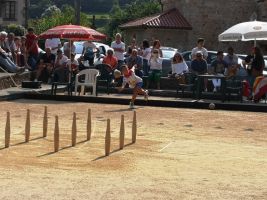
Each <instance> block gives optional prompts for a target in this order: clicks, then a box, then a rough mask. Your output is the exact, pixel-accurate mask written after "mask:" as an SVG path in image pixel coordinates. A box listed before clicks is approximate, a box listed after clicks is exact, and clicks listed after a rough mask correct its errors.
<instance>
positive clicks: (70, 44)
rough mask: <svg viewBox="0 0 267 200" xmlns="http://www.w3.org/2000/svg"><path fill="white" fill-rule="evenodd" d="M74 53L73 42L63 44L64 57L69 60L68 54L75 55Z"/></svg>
mask: <svg viewBox="0 0 267 200" xmlns="http://www.w3.org/2000/svg"><path fill="white" fill-rule="evenodd" d="M70 47H71V48H70ZM70 50H71V52H70ZM75 51H76V46H75V45H74V42H73V41H72V40H71V41H70V42H65V43H64V45H63V52H64V55H65V56H67V57H68V58H69V57H70V54H71V53H75Z"/></svg>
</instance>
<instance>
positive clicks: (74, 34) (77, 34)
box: [39, 25, 106, 40]
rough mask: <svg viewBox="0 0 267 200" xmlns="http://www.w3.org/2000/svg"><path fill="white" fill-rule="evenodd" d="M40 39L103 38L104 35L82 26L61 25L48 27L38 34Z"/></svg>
mask: <svg viewBox="0 0 267 200" xmlns="http://www.w3.org/2000/svg"><path fill="white" fill-rule="evenodd" d="M39 38H40V39H51V38H60V39H69V40H103V39H106V35H104V34H102V33H100V32H98V31H96V30H94V29H91V28H87V27H84V26H78V25H62V26H56V27H54V28H51V29H48V30H47V31H45V32H43V33H41V34H40V35H39Z"/></svg>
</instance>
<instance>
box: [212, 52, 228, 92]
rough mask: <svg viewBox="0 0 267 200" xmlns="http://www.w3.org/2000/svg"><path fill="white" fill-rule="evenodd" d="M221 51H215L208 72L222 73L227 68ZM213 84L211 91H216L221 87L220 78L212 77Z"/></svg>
mask: <svg viewBox="0 0 267 200" xmlns="http://www.w3.org/2000/svg"><path fill="white" fill-rule="evenodd" d="M223 57H224V55H223V51H218V52H217V58H216V60H214V61H213V62H212V63H211V69H210V73H211V74H214V75H221V76H223V75H224V72H225V71H226V70H227V63H226V62H225V61H224V60H223ZM212 83H213V86H214V89H213V92H216V91H217V90H218V88H220V87H221V79H212Z"/></svg>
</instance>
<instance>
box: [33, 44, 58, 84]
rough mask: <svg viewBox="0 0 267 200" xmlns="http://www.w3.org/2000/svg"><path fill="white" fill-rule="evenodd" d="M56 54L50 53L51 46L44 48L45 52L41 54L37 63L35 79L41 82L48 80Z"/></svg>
mask: <svg viewBox="0 0 267 200" xmlns="http://www.w3.org/2000/svg"><path fill="white" fill-rule="evenodd" d="M55 60H56V56H55V55H54V54H52V52H51V48H46V49H45V53H44V54H43V55H41V58H40V61H39V63H38V65H37V70H36V79H37V80H39V81H43V82H46V83H47V82H48V80H49V78H50V76H51V74H52V71H53V68H54V64H55Z"/></svg>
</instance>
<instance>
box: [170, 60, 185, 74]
mask: <svg viewBox="0 0 267 200" xmlns="http://www.w3.org/2000/svg"><path fill="white" fill-rule="evenodd" d="M187 71H188V66H187V64H186V62H181V63H176V64H174V63H173V64H172V74H182V73H183V72H187Z"/></svg>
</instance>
